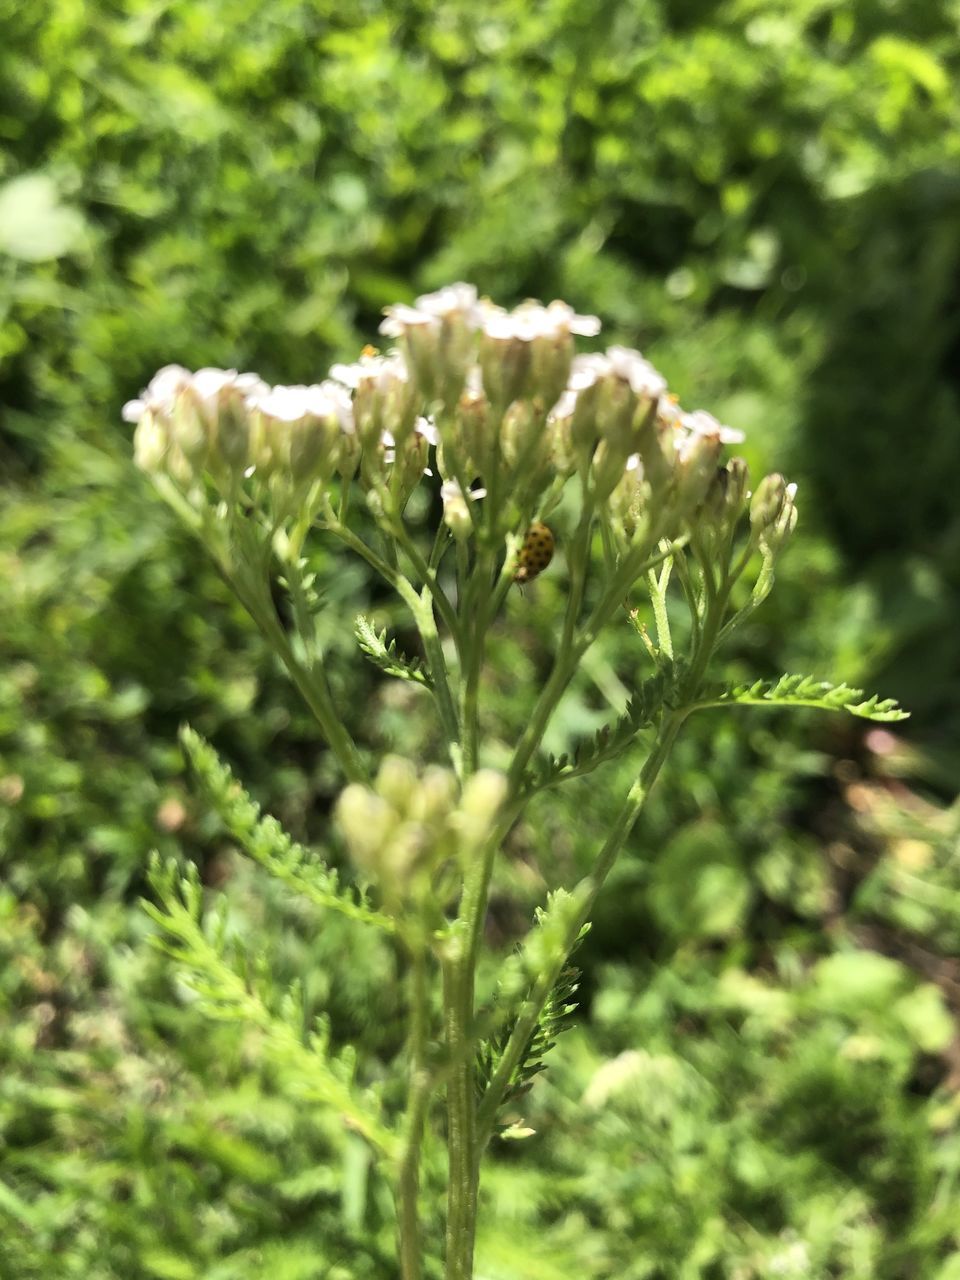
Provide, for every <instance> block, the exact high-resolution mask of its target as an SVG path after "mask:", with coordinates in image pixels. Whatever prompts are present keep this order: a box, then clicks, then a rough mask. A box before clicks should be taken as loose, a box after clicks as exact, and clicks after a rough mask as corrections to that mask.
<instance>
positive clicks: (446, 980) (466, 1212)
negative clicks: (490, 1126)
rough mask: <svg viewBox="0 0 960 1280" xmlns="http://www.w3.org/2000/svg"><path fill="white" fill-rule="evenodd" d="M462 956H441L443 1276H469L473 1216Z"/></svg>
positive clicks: (469, 1055) (460, 1279) (471, 1092)
mask: <svg viewBox="0 0 960 1280" xmlns="http://www.w3.org/2000/svg"><path fill="white" fill-rule="evenodd" d="M466 976H467V969H466V967H465V965H464V963H463V957H462V956H452V957H450V958H449V959H448V960H446V961H445V962H444V971H443V1004H444V1030H445V1037H446V1049H447V1053H448V1055H449V1056H450V1059H451V1061H452V1062H453V1068H452V1070H451V1072H450V1076H449V1078H448V1080H447V1152H448V1156H449V1171H448V1182H447V1232H446V1267H445V1272H444V1274H445V1276H446V1280H470V1277H471V1276H472V1274H473V1241H474V1233H475V1230H476V1219H477V1183H478V1169H477V1161H476V1159H475V1156H474V1132H475V1113H476V1105H477V1100H476V1091H475V1086H474V1069H473V1052H472V1046H471V1045H470V1043H469V1037H470V1030H471V1027H470V1024H471V1022H472V1018H473V973H472V971H470V973H469V979H470V981H469V984H468V983H465V982H464V978H465V977H466Z"/></svg>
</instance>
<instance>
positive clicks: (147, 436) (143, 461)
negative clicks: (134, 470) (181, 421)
mask: <svg viewBox="0 0 960 1280" xmlns="http://www.w3.org/2000/svg"><path fill="white" fill-rule="evenodd" d="M169 448H170V436H169V434H168V432H167V430H166V427H165V425H164V423H163V420H162V419H160V418H157V417H156V416H155V415H154V414H153V413H151V412H150V411H149V410H147V411H146V412H145V413H144V415H143V417H142V418H141V419H140V421H139V422H138V423H137V429H136V431H135V432H134V433H133V459H134V462H136V464H137V466H138V467H139V468H140V469H141V471H147V472H150V473H156V472H158V471H160V470H162V468H163V463H164V459H165V458H166V455H167V451H168V449H169Z"/></svg>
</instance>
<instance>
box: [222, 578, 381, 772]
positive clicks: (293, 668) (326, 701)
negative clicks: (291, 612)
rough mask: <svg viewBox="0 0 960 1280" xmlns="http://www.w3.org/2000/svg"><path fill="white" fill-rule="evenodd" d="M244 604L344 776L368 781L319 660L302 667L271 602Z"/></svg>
mask: <svg viewBox="0 0 960 1280" xmlns="http://www.w3.org/2000/svg"><path fill="white" fill-rule="evenodd" d="M247 608H248V610H249V611H250V613H251V616H252V617H253V620H254V622H256V624H257V625H258V626H259V628H260V630H261V631H262V632H263V634H264V636H265V637H266V639H267V640H268V641H269V643H270V644H271V646H272V647H273V649H274V652H275V653H276V654H277V656H278V657H279V659H280V661H281V662H282V663H283V665H284V666H285V667H286V669H287V671H288V672H289V674H290V676H291V678H292V680H293V683H294V684H295V685H296V686H297V688H298V689H299V691H300V694H301V696H302V698H303V700H304V702H306V704H307V706H308V707H309V708H310V710H311V711H312V712H313V714H314V716H315V717H316V720H317V723H318V724H319V725H320V728H321V729H322V731H323V736H324V737H325V738H326V740H327V743H328V745H329V747H330V749H331V751H332V752H333V753H334V755H335V756H336V757H337V760H338V761H339V763H340V767H341V768H342V769H343V772H344V774H345V775H346V777H347V778H349V779H350V781H351V782H365V783H369V781H370V777H369V774H368V773H367V770H366V768H365V766H364V763H363V761H362V759H361V758H360V753H359V751H358V750H357V746H356V743H355V742H354V741H353V739H352V738H351V737H350V734H349V733H348V732H347V728H346V726H345V725H344V723H343V721H342V720H341V719H340V716H339V715H338V713H337V710H336V707H335V706H334V701H333V693H332V691H331V689H330V685H329V684H328V682H327V678H326V675H325V674H324V672H323V668H322V667H321V666H320V665H319V664H316V665H314V666H312V667H309V668H307V667H304V665H303V663H302V662H301V661H300V659H299V658H298V657H297V655H296V654H295V653H294V651H293V648H292V646H291V644H290V641H289V640H288V639H287V636H286V632H285V631H284V630H283V627H281V625H280V622H279V620H278V618H277V616H276V613H275V612H274V610H273V605H272V603H271V604H270V607H269V610H268V609H266V608H260V607H256V608H255V610H254V609H250V605H249V604H248V605H247Z"/></svg>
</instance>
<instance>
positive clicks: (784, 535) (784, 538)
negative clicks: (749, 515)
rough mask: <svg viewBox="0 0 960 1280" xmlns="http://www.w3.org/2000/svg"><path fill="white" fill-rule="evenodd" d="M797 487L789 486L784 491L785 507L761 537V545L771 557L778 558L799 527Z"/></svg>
mask: <svg viewBox="0 0 960 1280" xmlns="http://www.w3.org/2000/svg"><path fill="white" fill-rule="evenodd" d="M796 497H797V486H796V485H795V484H788V485H787V486H786V488H785V489H784V491H783V506H782V507H781V508H780V514H779V515H778V516H777V518H776V520H774V521H773V522H772V523H770V524H768V525H767V526H766V527H765V529H764V530H763V532H762V534H761V535H760V545H761V546H762V547H763V548H764V549H765V550H766V551H767V552H768V553H769V554H771V555H774V556H778V555H779V554H780V553H781V551H782V550H783V549H784V547H785V546H786V544H787V542H788V541H789V540H790V535H791V534H792V533H793V531H794V529H795V528H796V527H797V504H796Z"/></svg>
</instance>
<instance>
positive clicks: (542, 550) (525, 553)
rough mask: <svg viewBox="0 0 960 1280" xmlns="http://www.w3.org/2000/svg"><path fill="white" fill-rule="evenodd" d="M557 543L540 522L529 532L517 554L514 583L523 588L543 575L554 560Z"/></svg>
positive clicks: (537, 521) (535, 522) (531, 527)
mask: <svg viewBox="0 0 960 1280" xmlns="http://www.w3.org/2000/svg"><path fill="white" fill-rule="evenodd" d="M555 546H556V541H555V539H554V536H553V534H552V532H551V531H550V530H549V529H548V528H547V526H546V525H545V524H541V522H540V521H539V520H536V521H534V523H533V524H532V525H531V526H530V528H529V529H528V530H527V532H526V535H525V536H524V539H523V545H522V546H521V548H520V551H519V553H518V554H517V570H516V572H515V573H514V575H513V580H514V582H517V583H519V584H520V586H523V584H524V583H525V582H531V581H532V580H533V579H534V578H535V577H536V576H537V574H538V573H543V571H544V569H546V567H547V565H548V564H549V563H550V561H551V560H552V559H553V552H554V548H555Z"/></svg>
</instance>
